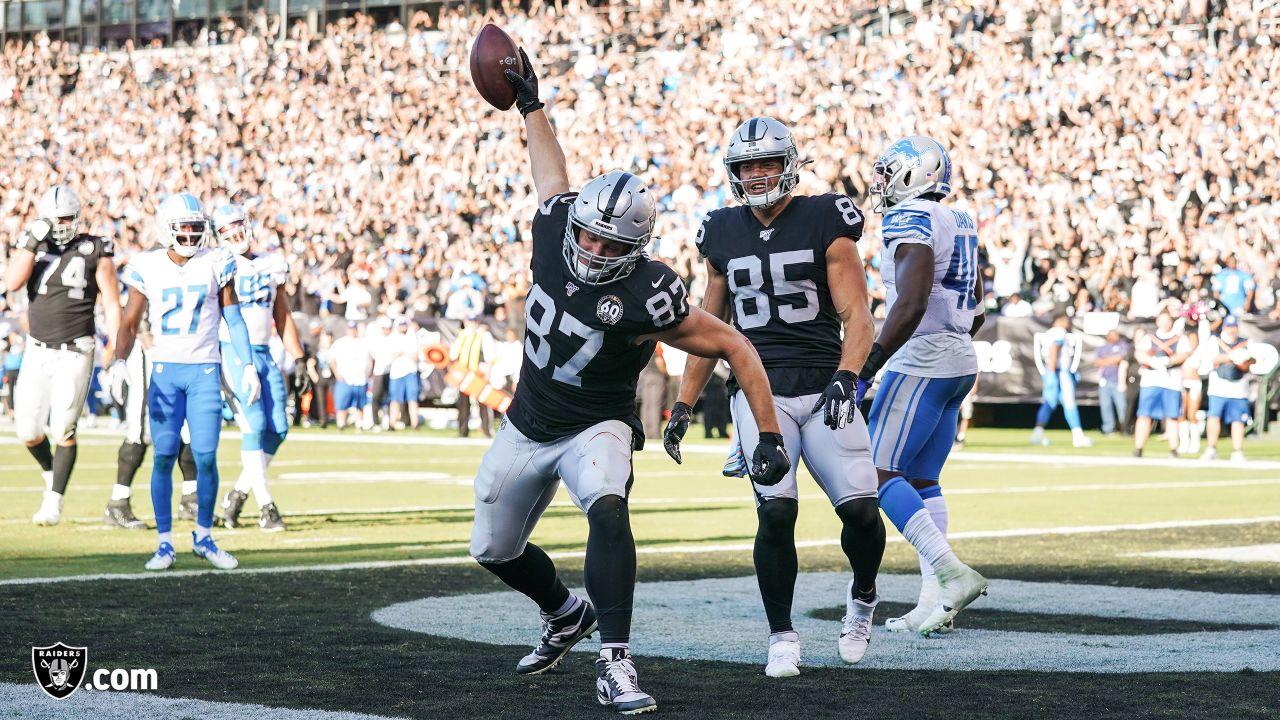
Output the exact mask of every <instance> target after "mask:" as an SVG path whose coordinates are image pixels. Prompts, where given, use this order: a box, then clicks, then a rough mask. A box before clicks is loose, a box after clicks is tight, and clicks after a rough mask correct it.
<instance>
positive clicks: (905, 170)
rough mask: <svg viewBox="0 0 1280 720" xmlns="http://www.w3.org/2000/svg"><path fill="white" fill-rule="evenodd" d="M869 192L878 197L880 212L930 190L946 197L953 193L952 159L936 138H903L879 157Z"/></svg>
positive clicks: (917, 136) (873, 167)
mask: <svg viewBox="0 0 1280 720" xmlns="http://www.w3.org/2000/svg"><path fill="white" fill-rule="evenodd" d="M869 192H870V193H871V196H872V197H875V198H878V200H877V202H876V206H875V208H874V210H875V211H876V212H878V213H882V212H884V211H885V210H886V209H887V208H891V207H893V206H894V205H897V204H899V203H904V202H906V201H908V200H911V199H913V198H917V197H920V196H921V195H927V194H929V193H937V194H939V195H942V196H943V197H946V196H947V195H950V194H951V158H950V157H947V150H946V148H944V147H942V143H940V142H938V141H937V140H934V139H933V138H928V137H924V136H923V135H913V136H911V137H908V138H903V139H901V140H899V141H898V142H896V143H894V144H892V145H890V146H889V149H888V150H885V151H884V152H883V153H880V157H878V158H876V164H875V165H874V166H872V170H871V189H870V190H869Z"/></svg>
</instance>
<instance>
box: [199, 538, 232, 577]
mask: <svg viewBox="0 0 1280 720" xmlns="http://www.w3.org/2000/svg"><path fill="white" fill-rule="evenodd" d="M191 542H192V543H193V544H192V546H191V554H192V555H195V556H196V557H198V558H204V559H205V560H208V561H209V564H211V565H213V566H214V567H216V568H218V569H219V570H235V569H236V568H237V567H239V566H240V561H239V560H236V556H235V555H232V554H231V553H229V552H227V551H226V550H223V549H222V548H220V547H218V545H217V544H216V543H215V542H214V541H213V536H212V535H210V536H208V537H206V538H205V539H203V540H200V541H196V534H195V532H192V533H191Z"/></svg>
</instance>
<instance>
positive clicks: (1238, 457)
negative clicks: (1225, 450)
mask: <svg viewBox="0 0 1280 720" xmlns="http://www.w3.org/2000/svg"><path fill="white" fill-rule="evenodd" d="M1231 462H1232V463H1234V464H1236V465H1244V464H1246V463H1248V462H1249V461H1248V460H1246V459H1245V457H1244V451H1243V450H1236V451H1235V452H1233V453H1231Z"/></svg>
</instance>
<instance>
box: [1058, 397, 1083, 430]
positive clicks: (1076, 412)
mask: <svg viewBox="0 0 1280 720" xmlns="http://www.w3.org/2000/svg"><path fill="white" fill-rule="evenodd" d="M1062 414H1063V415H1066V416H1067V427H1069V428H1071V429H1072V430H1074V431H1075V432H1080V429H1081V428H1080V408H1079V406H1077V405H1075V404H1074V403H1072V404H1071V405H1063V406H1062Z"/></svg>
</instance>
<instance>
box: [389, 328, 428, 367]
mask: <svg viewBox="0 0 1280 720" xmlns="http://www.w3.org/2000/svg"><path fill="white" fill-rule="evenodd" d="M391 339H392V342H391V343H390V345H391V347H392V348H394V351H395V354H394V355H393V356H392V357H391V365H390V368H391V370H390V375H391V377H393V378H402V377H405V376H408V375H414V374H416V373H417V372H418V356H419V355H421V354H422V347H421V345H420V344H419V342H418V337H417V336H416V335H412V334H410V333H408V332H395V333H392V334H391Z"/></svg>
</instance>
